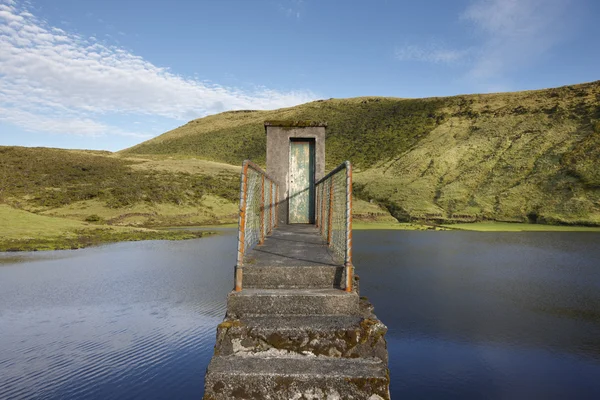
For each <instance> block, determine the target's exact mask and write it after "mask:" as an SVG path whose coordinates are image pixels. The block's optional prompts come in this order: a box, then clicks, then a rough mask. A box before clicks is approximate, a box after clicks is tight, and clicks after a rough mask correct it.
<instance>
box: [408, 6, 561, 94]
mask: <svg viewBox="0 0 600 400" xmlns="http://www.w3.org/2000/svg"><path fill="white" fill-rule="evenodd" d="M567 5H568V0H474V1H472V2H471V3H470V5H469V6H468V7H467V8H466V9H465V10H464V11H463V12H462V13H461V15H460V16H459V20H460V21H462V22H464V23H467V24H469V25H471V26H469V28H470V29H472V31H473V32H472V33H473V36H472V39H473V42H474V44H473V45H472V46H470V47H468V48H462V49H461V48H455V49H448V48H447V47H445V46H443V45H440V44H437V43H433V44H432V43H429V44H426V45H419V44H408V45H405V46H403V47H400V48H398V49H396V58H398V59H399V60H402V61H422V62H429V63H438V64H460V65H462V66H464V67H465V76H466V78H467V79H468V80H470V81H471V82H474V83H476V84H484V85H485V86H486V87H489V88H492V87H498V85H503V83H499V81H502V80H504V79H505V78H506V76H507V75H509V74H510V73H511V72H514V71H518V70H519V69H522V68H526V67H529V66H531V65H533V64H534V63H536V62H538V61H539V60H540V59H541V58H542V57H543V56H544V55H545V54H546V53H547V52H548V51H549V50H550V49H551V48H552V47H553V46H555V45H556V44H557V43H558V42H559V41H560V40H563V38H564V36H565V29H564V28H565V22H564V20H565V15H566V11H567Z"/></svg>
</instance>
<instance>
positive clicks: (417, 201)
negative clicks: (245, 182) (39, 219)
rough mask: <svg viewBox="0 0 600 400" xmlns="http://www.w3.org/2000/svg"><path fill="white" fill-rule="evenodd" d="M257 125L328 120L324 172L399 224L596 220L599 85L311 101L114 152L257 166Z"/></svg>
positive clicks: (216, 119) (222, 119)
mask: <svg viewBox="0 0 600 400" xmlns="http://www.w3.org/2000/svg"><path fill="white" fill-rule="evenodd" d="M265 120H319V121H326V122H327V123H328V130H327V147H326V157H327V165H328V168H332V167H334V166H335V165H337V164H339V163H340V162H342V161H343V160H346V159H349V160H351V161H352V162H353V164H354V165H355V168H356V172H357V173H356V174H355V182H356V185H355V190H356V195H357V196H358V197H359V198H361V199H363V200H373V201H375V203H379V204H381V205H383V206H385V207H386V208H387V209H388V210H389V211H390V212H391V213H392V214H393V215H394V216H395V217H396V218H397V219H398V220H400V221H408V220H434V221H439V222H453V221H455V222H460V221H475V220H496V221H521V222H538V223H562V224H584V225H600V81H597V82H592V83H586V84H581V85H573V86H565V87H561V88H555V89H545V90H536V91H526V92H516V93H502V94H486V95H463V96H454V97H445V98H429V99H398V98H382V97H363V98H353V99H330V100H320V101H315V102H311V103H307V104H303V105H300V106H296V107H291V108H286V109H280V110H274V111H234V112H225V113H221V114H218V115H213V116H209V117H206V118H201V119H197V120H194V121H191V122H189V123H187V124H186V125H184V126H181V127H179V128H177V129H174V130H172V131H170V132H167V133H165V134H163V135H161V136H159V137H157V138H154V139H152V140H149V141H146V142H144V143H141V144H139V145H137V146H134V147H132V148H130V149H126V150H124V151H122V152H120V155H121V156H134V155H138V156H139V155H149V154H150V155H155V156H156V155H162V156H167V155H171V156H173V155H177V156H180V157H185V156H194V157H198V158H201V159H204V160H212V161H217V162H222V163H228V164H234V165H240V164H241V162H242V161H243V160H244V159H246V158H250V159H252V160H254V161H256V162H258V163H260V164H264V162H265V146H266V138H265V133H264V127H263V122H264V121H265Z"/></svg>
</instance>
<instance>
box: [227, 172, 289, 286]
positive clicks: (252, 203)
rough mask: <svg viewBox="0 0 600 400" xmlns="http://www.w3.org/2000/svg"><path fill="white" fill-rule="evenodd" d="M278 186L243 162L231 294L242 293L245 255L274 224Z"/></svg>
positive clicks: (262, 173)
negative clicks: (235, 258)
mask: <svg viewBox="0 0 600 400" xmlns="http://www.w3.org/2000/svg"><path fill="white" fill-rule="evenodd" d="M278 189H279V188H278V186H277V184H276V183H275V181H274V180H273V179H272V178H271V177H269V176H268V175H267V174H266V173H265V171H263V170H262V169H261V168H260V167H259V166H258V165H256V164H254V163H253V162H251V161H249V160H246V161H244V164H243V165H242V174H241V177H240V214H239V225H238V253H237V265H236V270H235V290H236V291H240V290H242V265H243V263H244V256H245V254H246V253H247V252H248V251H250V250H251V249H252V248H253V247H254V246H256V245H257V244H262V243H263V242H264V240H265V237H266V236H267V235H269V234H270V233H271V232H272V230H273V228H274V227H275V226H276V222H277V215H276V214H277V193H278Z"/></svg>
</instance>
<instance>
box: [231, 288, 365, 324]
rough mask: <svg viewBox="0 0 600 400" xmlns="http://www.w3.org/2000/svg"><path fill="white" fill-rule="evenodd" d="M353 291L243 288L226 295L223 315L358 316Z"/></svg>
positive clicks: (356, 298)
mask: <svg viewBox="0 0 600 400" xmlns="http://www.w3.org/2000/svg"><path fill="white" fill-rule="evenodd" d="M358 313H359V299H358V294H357V293H356V292H350V293H347V292H345V291H343V290H340V289H243V290H242V291H240V292H230V293H229V295H228V296H227V316H228V317H229V318H232V319H235V318H240V317H244V316H249V315H358Z"/></svg>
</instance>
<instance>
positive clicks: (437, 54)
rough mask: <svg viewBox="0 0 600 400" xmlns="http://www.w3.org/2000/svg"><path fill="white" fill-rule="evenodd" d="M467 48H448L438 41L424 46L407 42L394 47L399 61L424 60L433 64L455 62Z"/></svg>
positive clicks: (466, 52) (464, 56)
mask: <svg viewBox="0 0 600 400" xmlns="http://www.w3.org/2000/svg"><path fill="white" fill-rule="evenodd" d="M468 55H469V50H456V49H448V48H446V47H445V46H443V45H441V44H439V43H429V44H427V45H425V46H418V45H413V44H407V45H404V46H402V47H398V48H397V49H396V58H397V59H398V60H401V61H424V62H431V63H435V64H455V63H458V62H461V61H463V60H464V59H465V58H466V57H467V56H468Z"/></svg>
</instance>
